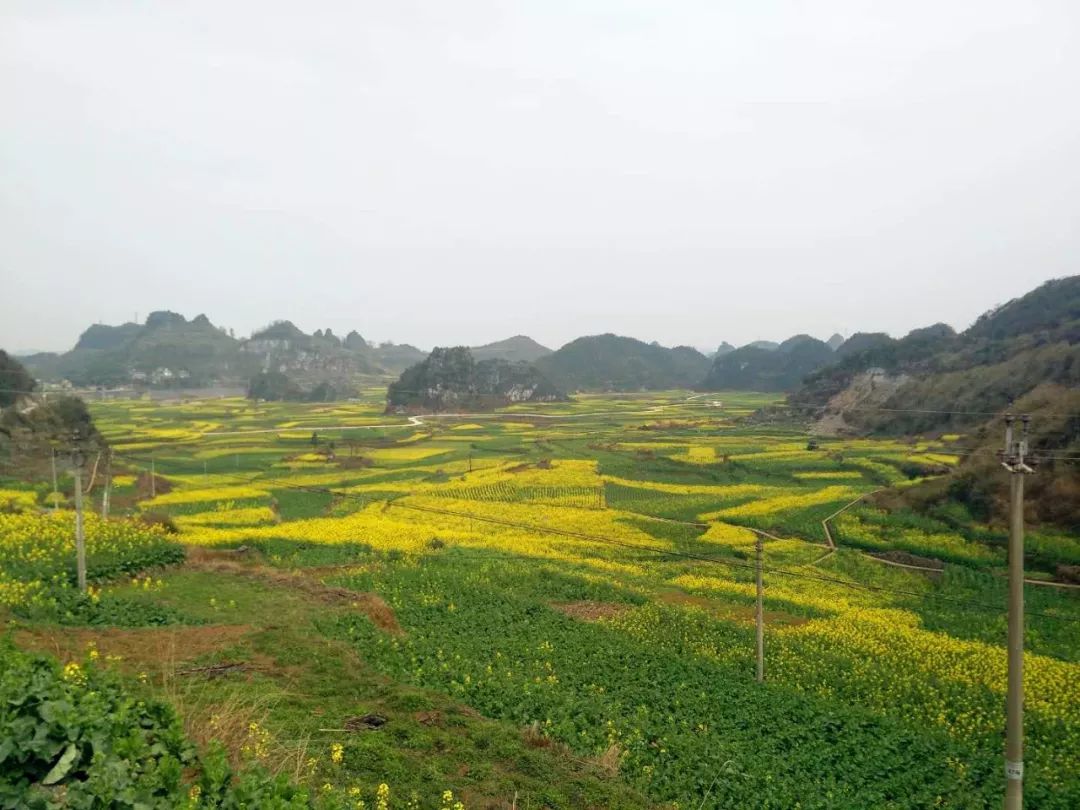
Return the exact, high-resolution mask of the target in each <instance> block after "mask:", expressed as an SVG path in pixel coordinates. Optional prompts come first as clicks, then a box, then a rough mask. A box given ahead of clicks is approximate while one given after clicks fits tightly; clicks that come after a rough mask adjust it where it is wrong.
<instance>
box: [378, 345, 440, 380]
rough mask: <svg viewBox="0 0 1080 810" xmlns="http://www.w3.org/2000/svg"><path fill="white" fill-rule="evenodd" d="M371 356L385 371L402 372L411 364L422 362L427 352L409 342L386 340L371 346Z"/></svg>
mask: <svg viewBox="0 0 1080 810" xmlns="http://www.w3.org/2000/svg"><path fill="white" fill-rule="evenodd" d="M371 357H372V358H373V359H374V361H375V362H376V363H377V364H378V366H379V367H380V368H382V369H383V370H384V371H387V372H392V373H394V374H400V373H401V372H402V371H404V370H405V369H407V368H408V367H409V366H414V365H416V364H417V363H419V362H421V361H422V360H423V359H424V358H425V357H427V354H426V353H425V352H423V351H421V350H420V349H418V348H416V347H415V346H410V345H409V344H408V343H391V342H390V341H385V342H383V343H380V344H379V345H378V346H372V347H371Z"/></svg>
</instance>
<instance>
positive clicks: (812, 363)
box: [699, 335, 835, 391]
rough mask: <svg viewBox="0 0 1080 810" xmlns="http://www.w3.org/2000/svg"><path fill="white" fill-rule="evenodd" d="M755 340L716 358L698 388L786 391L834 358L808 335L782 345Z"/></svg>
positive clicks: (830, 352)
mask: <svg viewBox="0 0 1080 810" xmlns="http://www.w3.org/2000/svg"><path fill="white" fill-rule="evenodd" d="M762 343H767V342H766V341H758V342H757V343H751V344H748V345H746V346H743V347H742V348H740V349H736V350H735V351H733V352H728V353H727V354H724V355H718V356H717V357H716V358H715V359H714V360H713V364H712V368H710V369H709V372H708V374H707V375H706V376H705V379H704V380H703V381H701V382H700V384H699V387H701V388H702V389H704V390H706V391H732V390H744V391H789V390H792V389H793V388H796V387H797V386H798V385H799V383H801V382H802V379H803V377H805V376H806V375H807V374H809V373H810V372H812V371H814V370H816V369H819V368H821V367H822V366H824V365H826V364H827V363H829V362H832V361H833V360H834V359H835V357H834V355H833V350H832V349H830V348H829V346H828V345H827V344H825V343H823V342H822V341H820V340H818V339H816V338H812V337H810V336H809V335H796V336H795V337H792V338H788V339H787V340H785V341H784V342H783V343H779V344H775V343H773V344H767V345H771V346H774V347H775V348H767V347H766V346H762V345H761V344H762Z"/></svg>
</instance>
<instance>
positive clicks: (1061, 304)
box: [789, 276, 1080, 433]
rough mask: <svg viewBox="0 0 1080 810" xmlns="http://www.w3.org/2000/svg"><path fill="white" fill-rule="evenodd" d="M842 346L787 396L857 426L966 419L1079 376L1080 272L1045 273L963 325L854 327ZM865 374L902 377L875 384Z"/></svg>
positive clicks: (917, 426) (910, 428)
mask: <svg viewBox="0 0 1080 810" xmlns="http://www.w3.org/2000/svg"><path fill="white" fill-rule="evenodd" d="M837 355H838V358H839V360H838V362H836V363H834V364H831V365H829V366H827V367H824V368H822V369H820V370H819V371H817V372H816V373H814V374H812V375H810V376H809V377H808V378H807V379H806V382H805V384H804V385H803V386H802V387H801V388H800V389H799V390H797V391H795V392H794V393H793V394H792V395H791V396H790V397H789V404H791V405H793V406H796V407H797V408H799V409H801V410H803V411H805V412H807V413H810V414H812V415H817V416H822V415H824V416H827V417H832V418H834V420H835V417H836V416H837V415H838V413H840V412H842V414H841V415H842V417H843V418H842V423H843V426H845V427H847V428H849V429H851V430H856V431H864V430H872V431H878V432H888V433H911V432H924V431H931V430H944V429H951V428H970V427H973V426H976V425H978V424H980V423H981V422H982V421H983V419H984V418H985V415H986V414H988V413H996V412H999V411H1001V410H1003V409H1005V408H1007V407H1009V405H1010V403H1013V402H1015V401H1016V400H1019V399H1020V398H1022V397H1024V396H1025V395H1027V394H1028V393H1029V392H1031V391H1032V390H1034V389H1035V388H1036V387H1037V386H1039V385H1041V384H1045V383H1054V384H1057V385H1060V386H1064V387H1066V388H1068V387H1073V386H1076V385H1078V384H1080V276H1072V277H1069V278H1063V279H1056V280H1054V281H1050V282H1047V283H1046V284H1044V285H1042V286H1041V287H1039V288H1038V289H1036V290H1033V291H1032V292H1030V293H1028V294H1027V295H1024V296H1022V297H1020V298H1017V299H1014V300H1012V301H1009V302H1008V303H1006V304H1004V305H1002V306H1000V307H998V308H996V309H994V310H991V311H990V312H987V313H986V314H984V315H983V316H981V317H980V318H979V319H978V320H977V321H976V322H975V323H974V324H973V325H972V326H971V327H970V328H969V329H967V330H966V331H964V332H962V333H960V334H956V333H955V332H954V331H953V330H952V329H951V328H950V327H948V326H946V325H944V324H936V325H934V326H930V327H926V328H924V329H916V330H914V331H912V332H911V333H910V334H908V335H907V336H905V337H904V338H901V339H900V340H893V339H892V338H889V337H888V336H886V335H880V334H874V335H854V336H852V338H851V339H850V340H849V341H848V342H847V343H845V344H844V345H843V346H841V347H840V350H839V351H838V352H837ZM867 374H872V375H876V376H877V377H878V378H879V379H880V380H882V381H888V382H890V383H896V382H897V381H898V380H901V378H902V381H900V384H889V385H884V386H879V387H877V388H874V389H873V390H869V389H867V388H866V386H865V380H866V375H867ZM856 389H862V390H863V394H862V395H861V396H856V395H854V392H855V390H856ZM855 408H862V409H864V410H856V409H855ZM875 409H876V410H875Z"/></svg>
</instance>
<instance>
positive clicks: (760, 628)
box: [754, 534, 765, 683]
mask: <svg viewBox="0 0 1080 810" xmlns="http://www.w3.org/2000/svg"><path fill="white" fill-rule="evenodd" d="M763 546H764V543H763V542H762V540H761V535H760V534H759V535H757V537H756V539H755V540H754V574H755V577H756V578H757V617H756V618H757V682H758V683H761V682H763V681H764V680H765V605H764V597H765V587H764V583H763V582H762V579H761V557H762V552H763Z"/></svg>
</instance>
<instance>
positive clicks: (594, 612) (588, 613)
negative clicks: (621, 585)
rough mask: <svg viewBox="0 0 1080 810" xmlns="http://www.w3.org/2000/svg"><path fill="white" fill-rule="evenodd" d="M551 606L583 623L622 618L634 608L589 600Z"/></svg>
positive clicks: (616, 603) (557, 603)
mask: <svg viewBox="0 0 1080 810" xmlns="http://www.w3.org/2000/svg"><path fill="white" fill-rule="evenodd" d="M550 604H551V607H553V608H555V610H557V611H559V612H560V613H564V614H566V615H567V616H569V617H570V618H572V619H581V620H582V621H583V622H598V621H600V620H601V619H610V618H611V617H612V616H621V615H622V614H623V613H626V612H627V611H628V610H631V609H633V607H634V606H633V605H627V604H623V603H621V602H592V601H589V600H588V599H583V600H581V601H578V602H551V603H550Z"/></svg>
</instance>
